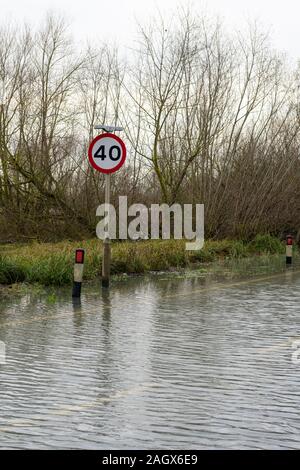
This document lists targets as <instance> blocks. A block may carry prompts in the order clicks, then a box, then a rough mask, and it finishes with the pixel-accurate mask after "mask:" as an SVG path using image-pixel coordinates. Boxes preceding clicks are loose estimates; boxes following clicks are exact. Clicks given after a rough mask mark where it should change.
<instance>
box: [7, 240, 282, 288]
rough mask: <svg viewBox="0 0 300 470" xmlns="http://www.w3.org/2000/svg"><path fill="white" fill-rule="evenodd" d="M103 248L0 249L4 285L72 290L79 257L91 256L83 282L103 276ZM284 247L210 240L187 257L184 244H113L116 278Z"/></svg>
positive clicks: (97, 244)
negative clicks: (76, 254) (79, 253)
mask: <svg viewBox="0 0 300 470" xmlns="http://www.w3.org/2000/svg"><path fill="white" fill-rule="evenodd" d="M101 245H102V242H101V241H99V240H98V239H92V240H84V241H81V242H74V241H64V242H59V243H42V244H41V243H31V244H26V245H24V244H22V245H13V244H11V245H9V244H6V245H2V246H0V284H2V285H11V284H14V283H21V282H25V283H28V284H34V283H38V284H40V285H43V286H62V285H67V284H71V282H72V279H73V266H74V251H75V249H76V248H79V247H80V248H84V249H85V251H86V257H85V267H84V278H85V279H86V280H92V279H95V278H97V277H99V276H100V275H101V262H102V246H101ZM284 252H285V245H284V243H283V242H282V241H280V240H279V239H277V238H274V237H272V236H270V235H259V236H256V237H255V239H254V240H252V241H250V242H243V241H236V240H220V241H216V240H207V241H206V242H205V244H204V247H203V248H202V250H200V251H186V250H185V242H184V241H183V240H148V241H140V242H124V243H122V242H113V243H112V264H111V272H112V274H113V275H120V274H144V273H147V272H151V271H168V270H174V269H185V268H191V267H195V266H198V265H200V266H201V264H207V263H210V262H212V261H215V260H218V259H236V258H246V257H251V256H258V255H263V254H265V255H266V254H275V253H277V254H284Z"/></svg>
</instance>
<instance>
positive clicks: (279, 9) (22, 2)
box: [0, 0, 300, 60]
mask: <svg viewBox="0 0 300 470" xmlns="http://www.w3.org/2000/svg"><path fill="white" fill-rule="evenodd" d="M176 5H182V6H185V5H192V8H193V9H195V10H196V11H198V12H200V11H201V10H203V6H204V7H205V10H206V11H207V12H208V13H209V14H211V15H214V14H218V15H219V16H221V17H222V18H223V19H224V21H225V24H226V25H227V28H231V27H233V28H235V29H243V27H244V26H243V25H245V23H246V20H247V19H249V18H250V19H259V20H260V23H261V24H262V25H263V27H264V28H266V29H267V30H270V32H271V35H272V38H273V44H274V46H275V47H276V48H277V49H279V50H281V51H285V52H287V53H288V54H289V55H290V57H291V59H293V60H295V59H296V60H297V59H298V58H299V59H300V0H284V1H282V0H281V1H279V0H207V1H202V0H180V1H178V2H177V0H11V1H9V0H0V12H1V19H0V23H1V22H3V21H6V20H7V19H13V20H16V21H18V22H19V21H20V22H22V21H23V20H26V21H27V22H29V23H33V24H37V23H39V22H40V21H41V20H42V18H43V17H44V16H45V14H46V12H47V11H55V12H58V13H59V14H63V15H64V16H66V18H67V19H68V20H69V21H70V24H71V30H72V32H73V35H74V38H75V39H77V40H78V41H82V40H85V39H86V38H88V39H89V40H90V41H97V40H108V41H109V42H114V41H116V42H118V43H119V44H120V45H122V46H130V45H132V40H133V39H134V37H135V32H136V21H139V22H147V19H148V18H149V17H150V16H153V15H155V11H156V10H157V9H158V8H159V10H160V11H161V13H162V14H163V16H164V17H166V18H167V17H168V16H170V11H173V12H174V10H175V9H176Z"/></svg>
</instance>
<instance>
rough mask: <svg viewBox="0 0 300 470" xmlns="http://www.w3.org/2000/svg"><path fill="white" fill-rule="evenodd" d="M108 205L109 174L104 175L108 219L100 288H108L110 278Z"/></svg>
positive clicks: (108, 215)
mask: <svg viewBox="0 0 300 470" xmlns="http://www.w3.org/2000/svg"><path fill="white" fill-rule="evenodd" d="M109 204H110V173H106V175H105V206H106V209H105V211H106V213H107V217H108V227H107V231H106V234H105V238H104V240H103V258H102V287H109V278H110V259H111V249H110V238H109V226H110V220H109V219H110V213H109Z"/></svg>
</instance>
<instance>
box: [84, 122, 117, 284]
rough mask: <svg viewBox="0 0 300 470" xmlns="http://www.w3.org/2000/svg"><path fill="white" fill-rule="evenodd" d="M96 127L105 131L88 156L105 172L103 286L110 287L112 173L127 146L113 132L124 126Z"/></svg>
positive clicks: (91, 144) (95, 140)
mask: <svg viewBox="0 0 300 470" xmlns="http://www.w3.org/2000/svg"><path fill="white" fill-rule="evenodd" d="M94 129H97V130H102V131H104V133H103V134H100V135H98V136H97V137H95V138H94V139H93V140H92V142H91V143H90V146H89V150H88V156H89V162H90V164H91V166H92V167H93V168H94V169H95V170H97V171H99V172H100V173H104V174H105V212H106V214H107V219H108V226H107V227H106V231H105V236H104V240H103V258H102V287H109V278H110V259H111V248H110V238H109V225H110V223H109V217H110V213H109V208H110V174H111V173H115V172H116V171H118V170H119V169H120V168H121V167H122V166H123V165H124V163H125V160H126V147H125V144H124V142H123V141H122V140H121V139H120V137H118V136H116V135H115V134H113V133H112V132H116V131H122V130H123V128H122V127H113V126H106V125H99V126H98V125H97V126H95V127H94Z"/></svg>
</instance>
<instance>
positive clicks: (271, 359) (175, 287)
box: [0, 262, 300, 449]
mask: <svg viewBox="0 0 300 470" xmlns="http://www.w3.org/2000/svg"><path fill="white" fill-rule="evenodd" d="M241 263H243V262H241ZM225 264H226V263H225ZM241 266H242V264H240V265H239V264H236V265H235V271H236V272H237V273H239V270H240V271H242V267H241ZM224 267H225V265H223V268H224ZM226 269H227V270H228V271H229V272H234V269H233V267H232V266H231V267H230V266H226ZM276 269H277V270H278V266H277V267H276ZM223 271H224V269H223ZM246 271H248V274H249V266H248V268H246ZM270 271H272V269H271V270H270V269H269V267H267V270H265V271H263V270H262V269H261V268H259V269H258V271H255V273H256V274H257V272H259V274H260V275H261V278H260V279H256V278H253V277H252V278H250V279H248V280H247V279H245V276H242V277H234V278H233V279H230V280H220V279H219V276H220V274H221V272H222V271H221V268H220V269H219V270H218V269H216V273H217V278H218V282H215V281H213V279H212V277H207V276H206V277H205V278H203V277H201V275H200V276H199V275H198V276H197V273H196V272H194V273H193V274H192V275H191V276H189V277H188V278H181V276H175V277H174V276H173V278H172V277H170V276H169V275H163V276H156V277H152V278H149V279H147V280H145V279H142V278H137V279H130V280H128V281H126V282H123V283H122V282H120V283H115V284H114V286H113V288H112V289H111V290H110V292H108V291H105V292H103V293H101V291H100V289H99V288H98V287H97V286H96V287H89V288H87V287H86V288H85V289H83V292H84V295H82V299H81V301H80V300H79V301H73V302H72V300H71V298H70V292H69V290H70V289H67V290H65V291H61V292H60V293H59V294H58V295H57V299H58V300H57V302H56V303H49V302H47V301H46V299H45V297H44V296H41V295H30V294H27V295H24V296H23V297H21V298H19V299H13V300H12V299H10V300H9V301H7V300H6V301H5V302H2V304H0V341H3V342H4V343H5V344H6V353H7V358H6V364H3V365H1V364H0V409H1V412H0V443H1V444H0V445H1V447H2V448H27V449H28V448H94V449H100V448H144V449H148V448H188V449H192V448H221V449H222V448H299V447H300V434H299V429H300V420H299V413H298V409H299V402H300V398H299V385H300V369H299V367H300V366H295V365H293V364H292V362H291V355H292V351H293V350H292V348H291V339H293V338H298V337H300V331H299V328H298V325H299V313H300V312H299V309H300V307H299V306H300V273H299V272H298V270H297V268H294V269H292V270H288V271H286V272H282V273H279V274H278V273H277V274H275V275H274V274H272V272H271V273H270Z"/></svg>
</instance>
